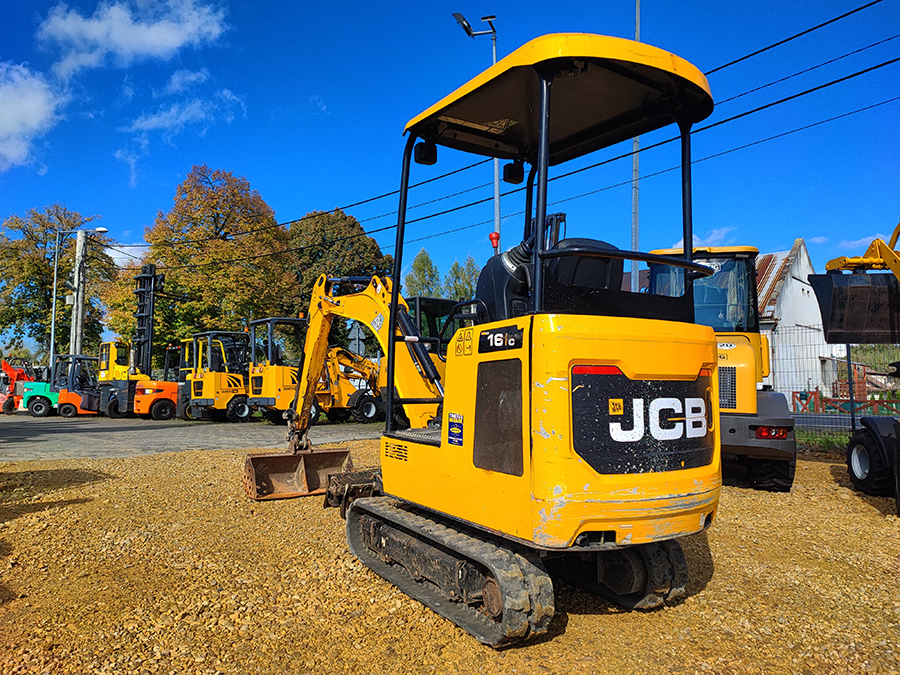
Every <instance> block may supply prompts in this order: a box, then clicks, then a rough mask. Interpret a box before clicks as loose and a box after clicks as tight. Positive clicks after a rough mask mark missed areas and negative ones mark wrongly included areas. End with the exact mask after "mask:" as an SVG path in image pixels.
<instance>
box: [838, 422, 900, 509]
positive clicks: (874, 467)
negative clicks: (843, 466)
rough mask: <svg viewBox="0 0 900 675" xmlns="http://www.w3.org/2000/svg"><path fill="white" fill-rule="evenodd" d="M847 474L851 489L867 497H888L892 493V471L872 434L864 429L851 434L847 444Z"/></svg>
mask: <svg viewBox="0 0 900 675" xmlns="http://www.w3.org/2000/svg"><path fill="white" fill-rule="evenodd" d="M847 473H848V474H850V482H852V483H853V487H854V488H856V489H857V490H859V491H860V492H864V493H865V494H867V495H872V496H875V497H889V496H891V494H892V493H893V492H894V485H893V483H894V474H893V471H892V469H891V467H890V466H887V465H886V464H885V462H884V458H883V457H882V456H881V452H880V450H879V448H878V444H877V443H876V441H875V439H874V438H872V434H871V433H869V432H868V431H866V430H864V429H863V430H861V431H857V432H856V433H855V434H853V436H851V437H850V442H849V443H848V444H847Z"/></svg>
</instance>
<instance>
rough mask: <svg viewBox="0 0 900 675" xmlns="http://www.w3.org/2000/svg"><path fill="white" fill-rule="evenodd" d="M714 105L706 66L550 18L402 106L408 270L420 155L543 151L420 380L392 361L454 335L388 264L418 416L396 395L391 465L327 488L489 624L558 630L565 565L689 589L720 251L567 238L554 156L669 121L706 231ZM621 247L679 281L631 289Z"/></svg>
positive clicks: (465, 612) (474, 623)
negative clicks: (701, 179) (435, 325)
mask: <svg viewBox="0 0 900 675" xmlns="http://www.w3.org/2000/svg"><path fill="white" fill-rule="evenodd" d="M551 99H552V105H551ZM712 109H713V100H712V96H711V94H710V91H709V87H708V84H707V81H706V78H705V77H704V76H703V74H702V73H701V72H700V71H699V70H698V69H697V68H695V67H694V66H693V65H691V64H690V63H688V62H687V61H684V60H683V59H681V58H679V57H677V56H675V55H674V54H671V53H669V52H665V51H663V50H661V49H657V48H655V47H652V46H649V45H646V44H643V43H638V42H633V41H630V40H623V39H619V38H612V37H606V36H599V35H588V34H557V35H548V36H544V37H540V38H537V39H535V40H532V41H531V42H529V43H527V44H526V45H524V46H523V47H521V48H519V49H517V50H516V51H514V52H513V53H512V54H510V55H509V56H507V57H506V58H504V59H503V60H501V61H499V62H498V63H496V64H495V65H494V66H492V67H491V68H490V69H488V70H486V71H485V72H483V73H482V74H481V75H479V76H477V77H475V78H474V79H473V80H471V81H470V82H468V83H466V84H464V85H463V86H462V87H460V88H459V89H457V90H456V91H454V92H453V93H451V94H449V95H448V96H446V97H445V98H444V99H442V100H441V101H439V102H438V103H436V104H435V105H433V106H432V107H430V108H428V109H427V110H425V111H424V112H423V113H421V114H420V115H418V116H416V117H415V118H413V119H412V120H411V121H410V122H409V123H408V124H407V125H406V129H405V131H406V133H407V135H408V137H407V142H406V146H405V150H404V155H403V164H402V174H401V184H400V185H401V187H400V204H399V216H398V223H397V233H396V247H395V258H394V269H393V277H392V278H393V279H394V280H395V281H396V280H397V279H399V278H400V276H401V272H402V270H403V243H404V240H405V235H406V208H407V201H408V188H409V181H410V167H411V164H412V162H413V161H414V160H415V162H416V163H418V164H423V165H426V166H430V165H433V164H435V163H436V161H437V151H438V147H441V148H447V149H450V150H454V151H461V152H465V153H471V154H475V155H480V156H484V157H496V158H498V159H500V160H503V161H504V162H507V164H506V165H505V167H504V170H503V177H504V180H506V181H507V182H510V183H513V184H519V183H521V182H522V181H523V180H525V164H528V165H529V170H528V177H527V180H526V184H525V190H524V202H525V203H524V218H523V226H522V238H521V242H520V243H519V244H517V245H515V246H513V247H512V248H511V249H509V250H506V251H504V252H502V253H500V254H499V255H495V256H493V257H492V258H490V259H489V261H488V263H487V265H486V266H485V268H484V269H483V270H482V272H481V275H480V277H479V280H478V284H477V289H476V295H475V298H473V299H471V300H469V301H467V302H465V303H460V304H459V305H458V306H457V309H456V312H463V311H464V309H463V308H464V307H474V308H475V311H473V312H470V316H469V317H468V318H467V320H470V321H472V323H473V325H472V326H468V327H465V328H461V329H457V330H456V331H455V333H454V334H453V335H452V337H451V339H450V342H449V344H448V348H447V350H446V355H445V357H444V358H445V359H446V362H443V361H442V364H443V366H444V368H437V367H436V368H435V369H434V374H433V375H432V376H430V377H429V379H428V381H429V382H431V383H432V385H433V386H432V387H431V389H432V390H433V394H432V396H431V397H424V396H423V397H418V396H416V397H411V396H409V395H407V394H405V393H404V392H403V390H402V389H401V387H400V381H399V380H398V379H397V376H398V374H399V373H402V372H403V368H402V367H401V366H400V364H401V363H402V362H403V361H405V360H407V359H409V358H411V356H410V355H411V353H418V354H419V355H420V356H421V355H423V354H424V356H425V358H424V360H420V363H425V364H427V363H429V362H430V360H429V354H434V353H435V352H443V350H440V349H438V348H439V346H440V344H441V342H442V338H441V337H438V338H435V339H429V338H421V337H416V336H413V335H410V334H409V333H408V332H407V331H405V330H404V325H405V324H406V322H407V321H408V320H409V317H408V314H407V311H406V308H405V307H404V305H405V303H403V302H401V297H400V288H399V285H397V284H396V283H395V284H392V285H391V287H390V312H389V315H388V316H387V317H385V321H384V326H382V330H383V331H384V334H385V335H386V336H388V337H389V338H390V339H389V340H388V344H387V352H386V353H387V381H388V382H389V383H393V384H394V385H395V386H388V387H387V403H388V410H393V408H394V406H395V405H400V406H403V407H404V408H405V409H406V410H407V416H408V418H409V422H410V424H409V428H402V427H401V425H400V424H398V423H397V420H396V418H395V416H394V415H391V414H389V415H388V416H387V420H386V425H385V433H384V435H383V436H382V439H381V451H380V458H381V469H380V472H378V473H376V472H370V473H372V474H374V475H371V476H370V480H368V481H367V480H366V479H365V478H364V477H363V476H361V475H360V472H357V475H356V476H354V475H353V474H344V475H339V476H334V477H332V479H330V480H329V490H328V492H327V493H326V499H328V501H329V503H334V502H337V503H339V504H340V505H341V507H342V510H344V512H345V514H346V528H347V539H348V544H349V547H350V550H351V552H352V553H353V554H354V555H355V556H357V557H358V558H359V560H360V561H361V562H362V563H363V564H365V565H366V566H368V567H369V568H371V569H372V570H373V571H375V572H376V573H377V574H379V575H381V576H382V577H384V578H385V579H386V580H388V581H389V582H391V583H392V584H394V585H395V586H397V587H398V588H400V589H401V590H402V591H403V592H405V593H407V594H408V595H410V596H411V597H413V598H415V599H417V600H419V601H420V602H422V603H424V604H425V605H427V606H429V607H431V608H432V609H433V610H434V611H435V612H437V613H438V614H440V615H441V616H443V617H445V618H447V619H449V620H451V621H453V622H454V623H456V624H457V625H458V626H460V627H461V628H463V629H464V630H466V631H468V632H469V633H470V634H472V635H473V636H474V637H476V638H477V639H478V640H480V641H481V642H484V643H486V644H488V645H491V646H494V647H502V646H506V645H512V644H516V643H520V642H523V641H525V640H528V639H531V638H534V637H536V636H539V635H541V634H543V633H546V631H547V629H548V626H549V625H550V621H551V619H552V617H553V613H554V593H553V584H554V580H558V579H563V580H566V581H568V582H569V583H572V584H575V585H577V586H580V587H581V588H584V589H586V590H587V591H589V592H594V593H601V594H604V595H605V596H607V597H610V598H612V599H613V600H614V601H616V602H618V603H619V604H621V605H623V606H625V607H627V608H634V609H651V608H655V607H660V606H662V605H664V604H666V603H675V602H678V601H680V600H681V599H682V598H684V596H685V594H686V588H687V584H688V569H687V563H686V559H685V556H684V553H683V551H682V548H681V546H680V544H679V541H678V540H679V539H680V538H682V537H685V536H688V535H692V534H696V533H699V532H702V531H704V530H705V529H706V528H708V527H709V526H710V525H711V524H712V522H713V521H714V520H715V517H716V509H717V506H718V499H719V490H720V487H721V465H720V442H719V433H718V427H717V425H718V416H719V410H718V401H719V392H718V381H717V376H716V371H717V367H718V355H717V351H716V349H717V346H716V338H715V334H714V332H713V330H712V328H710V327H708V326H704V325H700V324H696V323H695V322H694V301H693V284H694V281H695V279H697V278H701V277H703V276H705V275H709V274H711V273H712V270H711V269H709V268H708V267H706V266H703V265H699V264H697V263H695V262H694V261H693V260H692V251H691V250H690V248H688V249H686V250H685V251H684V253H683V255H682V256H680V257H676V256H662V255H653V254H649V253H642V252H635V251H627V250H620V249H619V248H617V247H615V246H614V245H612V244H610V243H608V242H606V241H603V240H601V239H599V238H593V237H583V238H582V237H572V238H568V237H567V238H561V239H560V238H559V235H560V231H559V230H558V229H556V228H554V227H553V226H552V220H550V221H549V223H550V225H549V226H548V218H547V216H548V210H547V207H548V203H549V202H550V198H549V194H548V188H549V170H550V167H551V166H558V165H561V164H563V163H564V162H568V161H570V160H576V159H578V158H581V157H584V156H586V155H588V154H589V153H592V152H595V151H600V150H603V149H605V148H608V147H611V146H613V145H616V144H618V143H621V142H624V141H628V140H630V139H631V138H633V137H634V136H637V135H642V134H646V133H650V132H651V131H654V130H657V129H661V128H663V127H667V126H669V125H676V126H677V128H678V129H679V132H680V133H679V138H680V155H681V160H682V161H681V185H680V191H681V195H682V214H681V218H680V220H681V228H680V236H682V237H683V240H684V241H692V236H693V232H692V221H691V160H690V154H691V153H690V150H691V135H690V129H691V126H692V125H693V124H695V123H697V122H699V121H701V120H703V119H705V118H706V117H707V116H708V115H709V114H710V113H711V112H712ZM629 174H630V169H629ZM580 225H583V229H584V230H585V231H586V232H588V233H590V234H595V233H596V234H597V235H598V236H609V235H613V234H617V235H618V236H621V238H625V232H626V231H627V229H628V224H627V223H622V224H616V223H612V222H605V221H604V219H603V217H602V216H601V215H598V216H597V217H596V218H595V219H592V221H591V222H590V223H584V224H576V223H572V222H571V219H570V222H569V223H568V228H569V230H572V229H575V228H576V227H578V226H580ZM416 234H418V232H417V233H416ZM672 234H673V233H671V232H670V233H669V234H668V235H665V236H669V237H671V236H672ZM498 253H499V251H498ZM625 260H637V261H639V262H642V263H645V264H646V263H655V264H659V265H668V266H670V267H671V268H672V272H671V274H672V275H673V276H678V277H679V278H680V283H679V284H677V291H676V290H673V291H672V292H671V293H669V294H667V295H657V294H653V293H629V292H627V291H623V290H622V276H623V261H625ZM386 285H387V280H385V286H386ZM675 287H676V286H675V285H673V289H674V288H675ZM454 320H455V319H454V317H451V318H450V319H448V321H447V322H445V325H455V324H454ZM445 334H446V333H445ZM426 345H429V346H431V348H432V351H431V352H428V350H426ZM307 358H309V350H307ZM422 411H427V412H426V414H424V415H423V414H422ZM299 414H300V417H301V419H302V417H303V414H304V413H303V411H302V410H301V411H300V413H299ZM301 429H302V425H301ZM365 495H371V496H365Z"/></svg>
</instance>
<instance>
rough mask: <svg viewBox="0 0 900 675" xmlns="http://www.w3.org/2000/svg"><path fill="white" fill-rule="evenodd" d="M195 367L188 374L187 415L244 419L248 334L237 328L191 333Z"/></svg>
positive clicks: (247, 410) (247, 412)
mask: <svg viewBox="0 0 900 675" xmlns="http://www.w3.org/2000/svg"><path fill="white" fill-rule="evenodd" d="M192 340H193V348H192V353H193V357H194V367H193V370H192V371H191V376H190V392H191V401H190V408H191V412H188V413H187V415H188V416H189V417H192V418H193V417H208V418H210V419H212V420H214V421H216V422H223V421H227V422H246V421H247V420H248V419H249V418H250V414H251V412H252V411H251V408H250V404H249V403H247V380H248V376H249V368H250V354H249V350H250V334H249V333H245V332H239V331H206V332H203V333H195V334H194V335H193V338H192Z"/></svg>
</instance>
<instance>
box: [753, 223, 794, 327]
mask: <svg viewBox="0 0 900 675" xmlns="http://www.w3.org/2000/svg"><path fill="white" fill-rule="evenodd" d="M804 246H805V243H804V241H803V239H796V240H794V245H793V246H792V247H791V250H790V251H778V252H777V253H763V254H761V255H759V256H757V258H756V295H757V297H758V300H759V318H760V321H767V320H769V321H773V320H774V319H775V305H776V304H777V303H778V295H779V294H780V293H781V289H782V287H783V286H784V282H785V280H786V279H787V278H788V276H790V272H791V267H792V266H793V264H794V260H796V258H797V255H799V253H800V249H801V248H803V247H804Z"/></svg>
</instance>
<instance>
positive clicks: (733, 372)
mask: <svg viewBox="0 0 900 675" xmlns="http://www.w3.org/2000/svg"><path fill="white" fill-rule="evenodd" d="M719 407H720V408H726V409H728V410H734V409H735V408H737V368H735V367H734V366H724V367H720V368H719Z"/></svg>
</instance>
